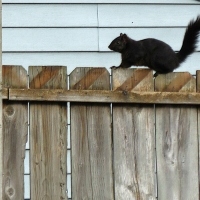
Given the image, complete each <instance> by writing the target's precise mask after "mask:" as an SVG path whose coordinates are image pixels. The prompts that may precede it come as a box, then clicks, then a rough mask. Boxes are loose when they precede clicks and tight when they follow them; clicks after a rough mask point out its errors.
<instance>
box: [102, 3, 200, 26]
mask: <svg viewBox="0 0 200 200" xmlns="http://www.w3.org/2000/svg"><path fill="white" fill-rule="evenodd" d="M191 1H192V0H191ZM98 8H99V9H98V16H99V17H98V19H99V26H100V27H166V26H167V27H173V26H175V27H176V26H184V27H186V26H187V25H188V22H189V20H190V19H193V18H195V17H196V16H197V15H198V14H200V6H197V5H190V6H188V5H148V6H147V5H145V6H144V5H142V4H139V5H138V4H135V5H134V4H132V5H131V4H125V5H120V4H116V5H112V6H110V5H99V7H98Z"/></svg>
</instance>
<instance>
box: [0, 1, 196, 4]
mask: <svg viewBox="0 0 200 200" xmlns="http://www.w3.org/2000/svg"><path fill="white" fill-rule="evenodd" d="M2 2H3V3H47V4H48V3H93V4H95V3H100V4H101V3H106V4H111V3H112V4H114V3H120V4H123V3H139V4H150V3H151V4H155V3H156V4H166V3H167V4H198V2H195V1H193V0H176V1H174V0H142V1H141V0H109V1H108V0H2Z"/></svg>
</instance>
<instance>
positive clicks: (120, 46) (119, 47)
mask: <svg viewBox="0 0 200 200" xmlns="http://www.w3.org/2000/svg"><path fill="white" fill-rule="evenodd" d="M127 41H128V36H127V35H126V34H122V33H120V36H119V37H117V38H115V39H114V40H113V41H112V42H111V43H110V45H109V46H108V48H109V49H110V50H113V51H116V52H119V53H121V52H122V51H123V50H124V49H125V47H126V44H127Z"/></svg>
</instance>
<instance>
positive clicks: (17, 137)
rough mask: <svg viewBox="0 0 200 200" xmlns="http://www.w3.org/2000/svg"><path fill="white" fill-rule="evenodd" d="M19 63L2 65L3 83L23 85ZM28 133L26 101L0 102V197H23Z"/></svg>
mask: <svg viewBox="0 0 200 200" xmlns="http://www.w3.org/2000/svg"><path fill="white" fill-rule="evenodd" d="M27 84H28V79H27V72H26V70H24V68H22V67H21V66H3V86H4V87H9V88H27ZM27 132H28V103H27V102H15V101H13V102H10V101H6V100H4V101H3V173H4V176H3V198H2V199H5V200H11V199H19V200H23V199H24V157H25V145H26V141H27Z"/></svg>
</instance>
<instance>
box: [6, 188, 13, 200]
mask: <svg viewBox="0 0 200 200" xmlns="http://www.w3.org/2000/svg"><path fill="white" fill-rule="evenodd" d="M14 193H15V191H14V189H13V188H12V187H7V188H6V194H7V195H8V196H9V197H10V198H11V197H12V196H14Z"/></svg>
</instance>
